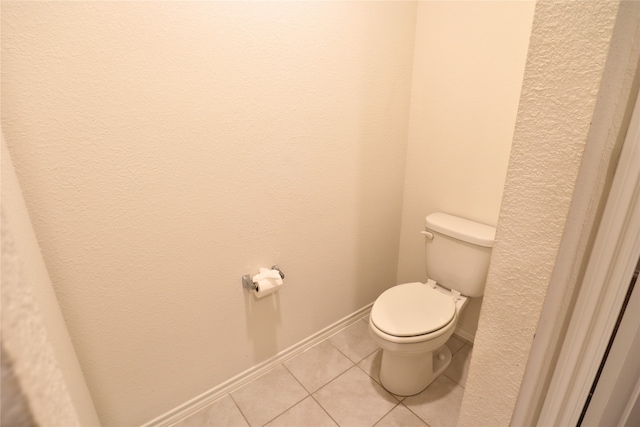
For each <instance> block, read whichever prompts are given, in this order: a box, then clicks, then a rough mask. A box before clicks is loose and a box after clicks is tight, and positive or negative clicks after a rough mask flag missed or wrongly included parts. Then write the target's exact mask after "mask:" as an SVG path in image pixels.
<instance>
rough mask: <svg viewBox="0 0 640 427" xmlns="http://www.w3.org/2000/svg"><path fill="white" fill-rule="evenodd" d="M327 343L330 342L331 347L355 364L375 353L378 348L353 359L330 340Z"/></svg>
mask: <svg viewBox="0 0 640 427" xmlns="http://www.w3.org/2000/svg"><path fill="white" fill-rule="evenodd" d="M329 344H331V345H332V346H333V348H335V349H336V350H338V351H339V352H340V353H341V354H342V355H343V356H344V357H346V358H347V359H348V360H349V361H350V362H351V363H353V364H354V365H357V364H358V363H360V362H362V361H363V360H364V359H366V358H367V357H369V356H371V355H372V354H373V353H375V352H376V351H378V350H379V349H380V348H379V347H376V348H375V350H373V351H372V352H371V353H367V355H366V356H364V357H362V358H360V359H359V360H358V361H354V360H353V359H352V358H350V357H349V356H348V355H347V354H346V353H345V352H344V351H342V350H340V349H339V348H338V347H336V346H335V345H334V344H333V343H332V342H331V341H329Z"/></svg>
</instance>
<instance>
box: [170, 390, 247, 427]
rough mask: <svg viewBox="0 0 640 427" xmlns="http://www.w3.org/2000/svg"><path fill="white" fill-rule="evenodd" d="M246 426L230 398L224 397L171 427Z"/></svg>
mask: <svg viewBox="0 0 640 427" xmlns="http://www.w3.org/2000/svg"><path fill="white" fill-rule="evenodd" d="M248 425H249V424H247V421H246V420H245V419H244V417H243V416H242V414H241V413H240V410H239V409H238V407H237V406H236V404H235V403H234V402H233V399H231V396H229V395H226V396H225V397H223V398H222V399H220V400H218V401H216V402H214V403H212V404H211V405H209V406H207V407H205V408H202V409H201V410H199V411H198V412H196V413H195V414H193V415H191V416H189V417H188V418H185V419H184V420H182V421H180V422H178V423H176V424H174V425H173V427H229V426H234V427H246V426H248Z"/></svg>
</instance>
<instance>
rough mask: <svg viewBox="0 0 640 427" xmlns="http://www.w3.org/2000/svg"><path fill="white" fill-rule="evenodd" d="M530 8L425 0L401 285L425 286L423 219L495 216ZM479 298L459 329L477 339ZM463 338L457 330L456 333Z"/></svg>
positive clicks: (421, 12)
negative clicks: (439, 213)
mask: <svg viewBox="0 0 640 427" xmlns="http://www.w3.org/2000/svg"><path fill="white" fill-rule="evenodd" d="M533 9H534V2H501V1H498V2H493V1H483V2H420V3H419V6H418V16H417V27H416V47H415V53H414V64H413V82H412V99H411V116H410V117H411V118H410V122H409V140H408V147H407V165H406V175H407V179H406V181H405V192H404V201H403V211H402V231H401V240H400V254H399V261H398V282H399V283H404V282H409V281H416V280H425V264H424V237H423V236H422V235H421V234H419V233H418V232H419V230H421V229H423V227H424V218H425V216H426V215H427V214H429V213H431V212H435V211H444V212H449V213H452V214H457V215H461V216H464V217H467V218H470V219H474V220H476V221H480V222H484V223H486V224H491V225H495V224H496V222H497V220H498V211H499V208H500V200H501V198H502V188H503V186H504V178H505V175H506V171H507V163H508V158H509V151H510V149H511V139H512V137H513V128H514V125H515V118H516V111H517V107H518V99H519V95H520V87H521V85H522V75H523V73H524V64H525V58H526V53H527V46H528V43H529V34H530V31H531V22H532V20H533ZM481 301H482V300H481V299H474V300H472V301H471V303H470V304H469V305H468V306H467V308H466V309H465V312H464V314H463V317H462V318H461V319H460V323H459V325H458V326H459V328H461V329H462V331H463V332H465V336H466V337H472V336H473V334H474V333H475V330H476V327H477V321H478V316H479V311H480V303H481ZM459 332H460V330H459Z"/></svg>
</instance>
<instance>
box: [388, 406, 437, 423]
mask: <svg viewBox="0 0 640 427" xmlns="http://www.w3.org/2000/svg"><path fill="white" fill-rule="evenodd" d="M425 426H426V424H425V423H424V421H422V420H421V419H420V418H419V417H418V416H416V414H414V413H413V412H411V411H410V410H408V409H407V407H406V406H404V405H398V406H396V407H395V408H393V410H392V411H391V412H389V413H388V414H387V415H385V416H384V418H383V419H381V420H380V422H378V423H377V424H376V427H425Z"/></svg>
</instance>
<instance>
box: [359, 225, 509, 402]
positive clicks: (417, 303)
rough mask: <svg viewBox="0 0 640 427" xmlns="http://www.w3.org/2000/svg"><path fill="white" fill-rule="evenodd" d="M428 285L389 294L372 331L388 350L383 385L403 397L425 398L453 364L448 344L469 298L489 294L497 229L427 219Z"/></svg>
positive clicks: (375, 311)
mask: <svg viewBox="0 0 640 427" xmlns="http://www.w3.org/2000/svg"><path fill="white" fill-rule="evenodd" d="M425 222H426V230H425V231H422V232H421V233H422V234H424V235H425V238H426V264H427V281H426V283H422V282H412V283H404V284H401V285H397V286H394V287H392V288H390V289H388V290H387V291H385V292H383V293H382V295H380V296H379V297H378V299H377V300H376V302H375V303H374V304H373V307H372V308H371V316H370V317H369V327H370V331H371V335H372V337H373V339H374V341H375V342H376V343H377V344H378V346H379V347H380V348H382V363H381V366H380V382H381V384H382V385H383V387H384V388H385V389H387V390H388V391H389V392H391V393H393V394H395V395H399V396H411V395H414V394H417V393H420V392H421V391H422V390H424V389H425V388H426V387H427V386H428V385H429V384H431V383H432V382H433V380H435V379H436V378H437V377H438V376H439V375H440V374H442V373H443V372H444V370H445V369H447V367H448V366H449V364H450V363H451V351H450V350H449V349H448V348H447V346H445V345H444V344H445V343H446V342H447V340H448V339H449V338H450V337H451V335H452V334H453V331H454V329H455V327H456V324H457V323H458V319H459V318H460V314H461V313H462V310H463V309H464V307H465V306H466V304H467V302H468V301H469V298H474V297H480V296H482V294H483V293H484V285H485V280H486V278H487V271H488V269H489V259H490V257H491V249H492V247H493V243H494V240H495V231H496V230H495V228H494V227H491V226H489V225H485V224H481V223H478V222H475V221H471V220H469V219H465V218H461V217H457V216H454V215H449V214H446V213H441V212H437V213H432V214H430V215H428V216H427V217H426V220H425Z"/></svg>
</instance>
